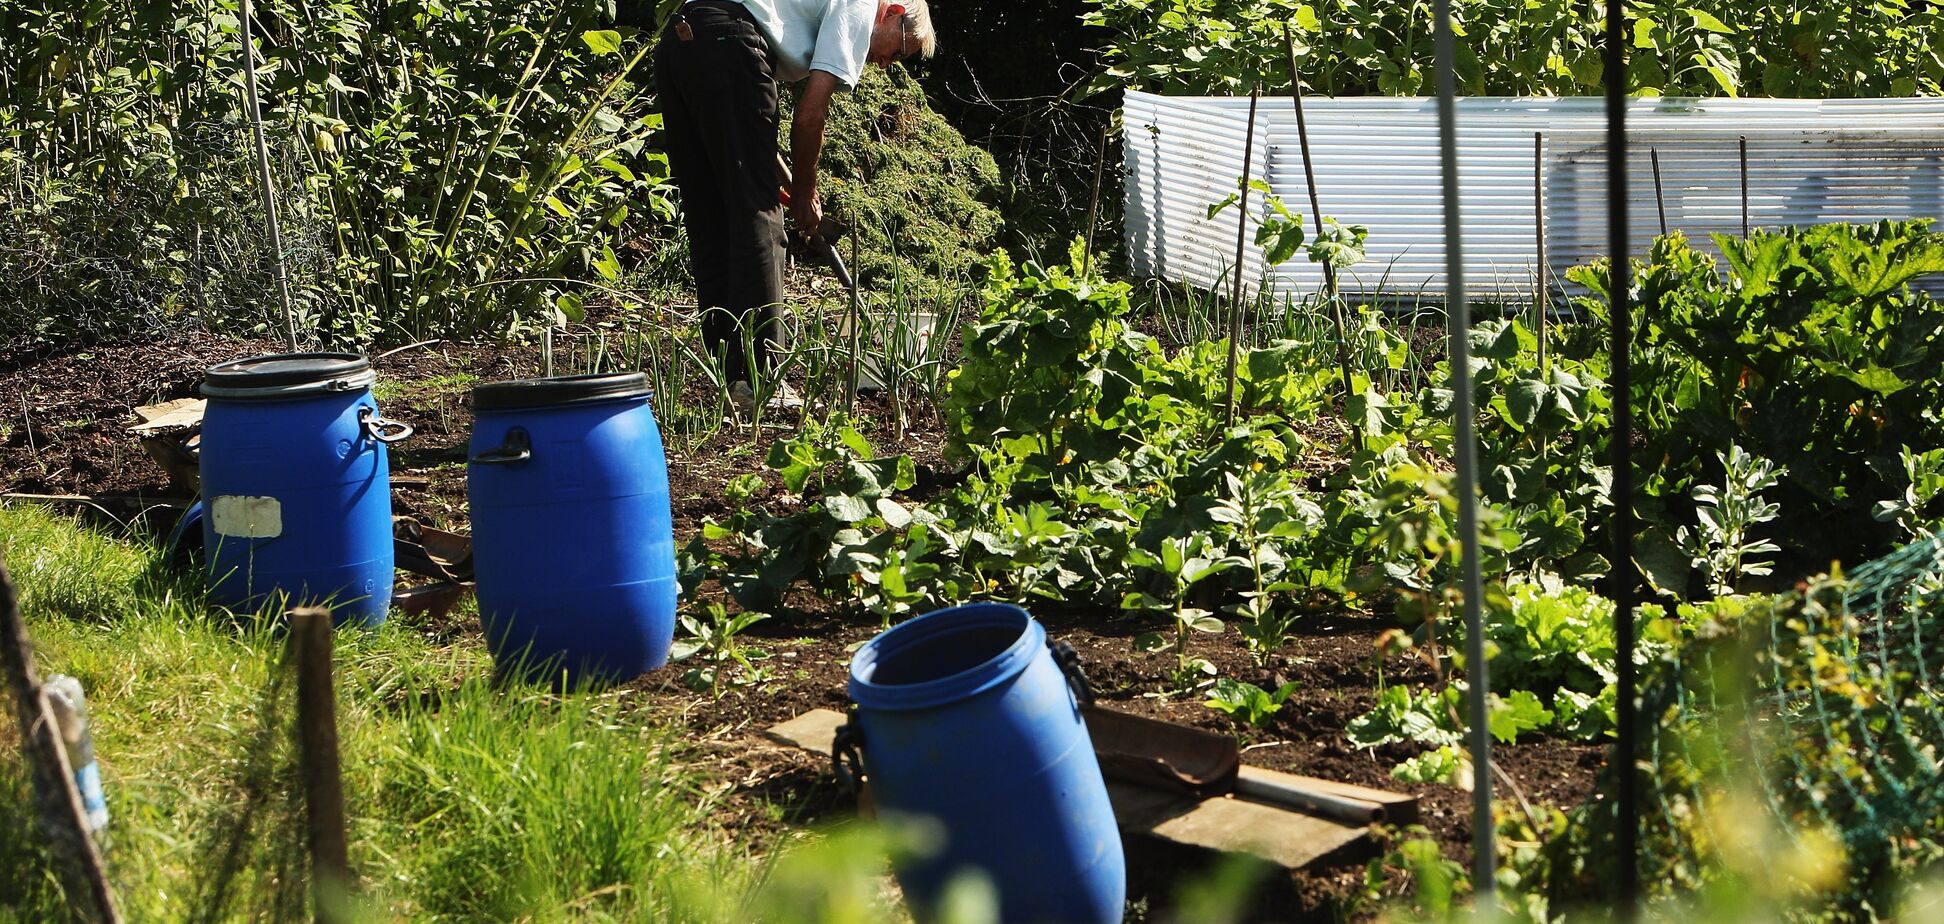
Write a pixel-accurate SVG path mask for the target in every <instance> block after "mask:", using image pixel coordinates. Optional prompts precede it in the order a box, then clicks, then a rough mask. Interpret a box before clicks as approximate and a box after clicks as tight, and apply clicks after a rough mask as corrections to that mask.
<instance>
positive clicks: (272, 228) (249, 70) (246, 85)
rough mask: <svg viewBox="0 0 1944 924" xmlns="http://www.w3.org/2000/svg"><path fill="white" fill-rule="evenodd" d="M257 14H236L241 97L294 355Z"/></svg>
mask: <svg viewBox="0 0 1944 924" xmlns="http://www.w3.org/2000/svg"><path fill="white" fill-rule="evenodd" d="M255 15H256V12H255V10H254V9H253V8H252V6H251V3H250V0H243V7H242V10H241V11H240V12H239V13H238V16H237V18H238V21H239V24H240V25H241V26H242V28H243V95H244V96H245V102H247V103H249V104H250V113H249V115H250V131H251V133H252V134H253V135H254V136H255V138H256V156H257V176H258V177H259V178H260V179H261V180H262V181H263V221H264V225H265V226H266V227H267V228H268V229H269V232H270V250H271V252H272V255H273V256H274V257H275V259H273V260H272V261H271V265H272V267H273V268H274V269H275V270H276V277H277V303H278V304H280V305H282V306H283V316H284V343H285V345H286V346H288V347H290V351H291V352H292V353H295V352H297V315H296V313H295V312H294V311H292V310H291V307H290V270H289V268H288V267H286V266H285V263H284V247H283V230H282V229H281V228H280V227H279V225H278V222H277V194H276V190H275V189H274V188H272V186H271V177H270V146H269V144H268V143H267V142H265V141H264V140H263V107H262V106H261V105H260V104H259V102H258V97H257V79H256V38H255V37H254V36H253V35H252V33H251V31H250V30H251V29H252V28H254V24H253V23H252V21H251V20H252V19H253V18H254V17H255Z"/></svg>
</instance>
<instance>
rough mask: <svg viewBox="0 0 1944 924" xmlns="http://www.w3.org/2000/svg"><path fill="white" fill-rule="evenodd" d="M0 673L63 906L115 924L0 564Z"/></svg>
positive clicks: (102, 870) (103, 874)
mask: <svg viewBox="0 0 1944 924" xmlns="http://www.w3.org/2000/svg"><path fill="white" fill-rule="evenodd" d="M0 669H4V670H5V671H6V675H7V678H6V679H7V686H8V688H9V691H10V692H11V693H12V694H13V700H14V715H15V718H16V719H18V721H19V722H20V740H21V743H22V745H23V748H24V750H25V752H26V756H27V765H28V767H29V768H30V769H31V770H32V772H33V775H34V792H35V794H36V795H37V797H38V798H39V800H40V819H41V827H42V828H43V829H44V830H45V831H46V832H47V835H48V841H49V842H50V843H51V844H52V845H53V847H54V858H55V864H56V865H57V866H58V867H59V869H58V872H59V874H60V877H61V884H62V886H63V888H64V889H65V890H66V892H67V897H68V905H69V907H70V909H71V910H73V911H74V913H75V914H76V916H78V917H79V918H81V919H82V920H84V921H92V922H102V924H119V922H120V921H121V912H120V911H118V910H117V909H116V907H115V893H114V890H113V889H111V888H110V887H109V885H108V871H107V869H106V867H105V866H104V865H103V864H102V861H101V851H100V850H99V849H98V848H97V847H96V846H95V842H94V838H93V837H92V836H91V835H90V834H89V833H88V812H87V809H86V808H85V807H83V806H82V804H81V793H80V792H79V791H77V790H76V789H75V788H74V768H73V767H71V766H69V765H68V759H67V750H66V748H64V747H62V745H61V737H60V731H59V727H58V726H57V725H56V723H55V721H54V706H53V704H52V703H49V702H48V701H47V694H46V693H45V692H43V691H42V690H41V684H40V675H39V674H38V673H37V672H36V671H35V669H34V655H33V642H32V640H31V639H29V638H28V637H27V623H26V621H25V620H24V619H23V618H22V617H21V615H20V605H19V600H18V598H17V597H16V596H15V595H14V587H13V581H12V580H11V579H10V578H9V577H8V576H7V568H6V566H5V565H4V564H0Z"/></svg>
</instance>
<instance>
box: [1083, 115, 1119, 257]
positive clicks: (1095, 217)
mask: <svg viewBox="0 0 1944 924" xmlns="http://www.w3.org/2000/svg"><path fill="white" fill-rule="evenodd" d="M1113 129H1114V117H1113V116H1112V115H1109V116H1108V117H1107V123H1106V124H1105V125H1102V126H1100V150H1099V151H1098V152H1096V153H1095V154H1094V176H1093V195H1092V196H1091V197H1090V198H1088V200H1087V245H1086V249H1085V250H1083V251H1081V252H1082V253H1084V254H1086V256H1084V257H1082V258H1081V263H1080V275H1082V276H1085V275H1086V274H1087V273H1089V272H1091V271H1092V270H1093V247H1094V224H1095V223H1096V222H1098V221H1099V220H1100V175H1101V174H1103V173H1106V172H1107V139H1108V136H1110V135H1111V134H1112V133H1113Z"/></svg>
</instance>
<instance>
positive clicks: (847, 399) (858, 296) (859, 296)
mask: <svg viewBox="0 0 1944 924" xmlns="http://www.w3.org/2000/svg"><path fill="white" fill-rule="evenodd" d="M850 245H851V266H852V267H853V269H852V270H851V285H850V374H849V376H848V377H846V378H845V379H844V413H846V414H855V413H857V354H858V353H859V352H861V351H862V350H863V349H864V346H863V344H864V340H863V331H862V330H861V329H860V328H861V327H862V325H863V324H864V295H863V293H862V292H860V291H859V290H858V283H857V275H856V274H857V273H859V272H862V271H863V266H864V264H863V262H862V261H861V260H860V259H859V257H858V252H857V246H858V245H857V229H856V228H852V229H851V232H850ZM830 252H831V254H832V255H833V256H835V254H836V253H837V245H836V244H834V243H833V244H831V245H830ZM836 262H842V261H836Z"/></svg>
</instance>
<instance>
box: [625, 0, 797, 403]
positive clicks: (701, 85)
mask: <svg viewBox="0 0 1944 924" xmlns="http://www.w3.org/2000/svg"><path fill="white" fill-rule="evenodd" d="M684 23H686V24H687V27H688V28H687V30H683V29H682V28H681V26H682V24H684ZM684 31H686V32H687V33H688V34H689V35H690V36H691V37H690V38H686V39H684V38H683V37H682V33H683V32H684ZM773 66H774V62H773V60H772V54H771V51H770V44H769V40H768V39H767V38H765V37H764V36H763V33H762V31H761V30H759V29H758V28H757V27H756V23H755V22H754V20H752V19H751V18H750V16H749V13H748V11H747V10H745V9H743V7H742V5H741V4H739V3H735V2H733V0H699V2H695V3H690V4H688V5H686V6H684V7H682V8H681V10H680V11H679V12H678V13H677V14H676V16H675V17H674V19H673V20H671V21H670V23H669V25H668V28H667V29H666V30H665V31H664V32H663V33H662V36H661V42H660V44H659V45H658V46H657V47H656V49H655V85H656V90H657V93H658V94H659V96H660V100H661V108H662V117H663V119H664V120H665V121H664V126H665V128H666V132H667V134H666V136H665V137H666V144H667V147H668V166H669V170H670V172H672V173H673V174H674V176H675V185H676V187H677V188H678V189H680V190H681V192H682V215H683V219H684V222H685V224H686V225H687V226H688V235H689V263H690V266H691V268H692V269H693V270H694V273H695V294H696V301H697V303H698V304H699V305H700V307H701V310H702V313H703V314H702V339H703V343H704V344H705V345H707V347H708V349H709V351H710V352H711V353H714V354H716V355H721V356H725V359H726V367H725V372H726V373H727V376H728V378H727V379H726V381H730V382H735V381H752V380H751V379H750V370H749V364H748V359H754V360H755V362H756V369H757V371H758V373H767V372H769V371H770V369H772V368H773V367H774V365H773V364H774V355H773V353H774V350H775V348H777V347H780V346H781V344H782V337H783V332H782V324H781V317H782V309H781V303H782V301H783V253H784V251H783V203H782V198H781V196H779V195H778V193H777V188H778V186H777V171H776V138H777V134H776V132H777V90H776V76H775V72H774V70H773ZM752 325H753V326H752ZM745 343H747V345H748V346H747V349H748V351H749V352H748V354H745V352H744V351H745ZM752 383H753V381H752Z"/></svg>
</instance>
